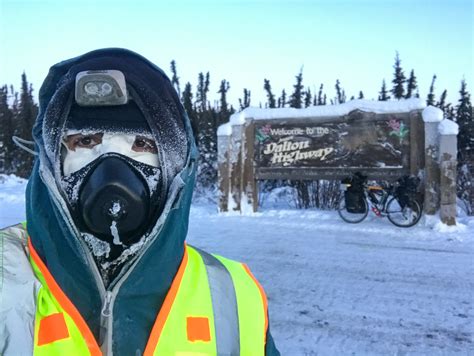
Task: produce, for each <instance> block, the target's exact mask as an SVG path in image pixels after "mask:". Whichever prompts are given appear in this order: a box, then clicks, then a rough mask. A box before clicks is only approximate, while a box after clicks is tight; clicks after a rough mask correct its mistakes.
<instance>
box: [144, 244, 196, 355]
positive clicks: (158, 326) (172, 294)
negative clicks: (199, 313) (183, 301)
mask: <svg viewBox="0 0 474 356" xmlns="http://www.w3.org/2000/svg"><path fill="white" fill-rule="evenodd" d="M187 264H188V252H187V251H186V245H185V247H184V255H183V259H182V261H181V265H180V266H179V268H178V272H177V273H176V276H175V277H174V279H173V282H172V283H171V287H170V290H169V291H168V294H166V298H165V301H164V302H163V305H162V306H161V309H160V312H159V313H158V316H157V317H156V320H155V324H154V325H153V328H152V329H151V334H150V338H149V339H148V342H147V344H146V348H145V352H144V353H143V355H144V356H152V355H153V353H154V351H155V348H156V345H158V340H159V339H160V335H161V331H162V330H163V326H164V325H165V322H166V319H167V318H168V314H169V313H170V310H171V306H172V305H173V302H174V300H175V298H176V294H177V293H178V289H179V286H180V285H181V280H182V279H183V274H184V270H185V269H186V265H187Z"/></svg>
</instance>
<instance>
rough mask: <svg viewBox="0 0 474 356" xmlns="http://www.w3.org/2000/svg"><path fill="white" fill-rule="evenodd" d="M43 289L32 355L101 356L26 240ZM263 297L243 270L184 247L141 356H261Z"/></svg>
mask: <svg viewBox="0 0 474 356" xmlns="http://www.w3.org/2000/svg"><path fill="white" fill-rule="evenodd" d="M28 245H29V251H30V261H31V265H32V266H33V269H34V272H35V274H36V276H37V278H38V279H39V280H40V282H41V284H42V288H41V289H40V292H39V294H38V297H37V304H36V305H37V307H36V316H35V332H34V354H35V355H40V356H42V355H45V356H51V355H102V352H101V349H100V347H99V345H98V343H97V341H96V340H95V338H94V336H93V334H92V332H91V331H90V329H89V327H88V326H87V324H86V323H85V321H84V319H83V318H82V316H81V315H80V313H79V312H78V310H77V309H76V308H75V306H74V305H73V304H72V303H71V301H70V300H69V299H68V297H67V296H66V295H65V294H64V292H63V291H62V290H61V288H60V287H59V285H58V284H57V283H56V281H55V280H54V278H53V276H52V275H51V274H50V272H49V271H48V269H47V267H46V266H45V264H44V263H43V261H42V260H41V259H40V257H39V256H38V254H37V252H36V251H35V249H34V248H33V246H32V244H31V242H30V240H28ZM267 328H268V319H267V300H266V296H265V293H264V291H263V289H262V287H261V286H260V284H259V283H258V282H257V280H256V279H255V277H254V276H253V275H252V273H251V272H250V270H249V269H248V268H247V266H246V265H244V264H241V263H238V262H234V261H231V260H228V259H225V258H223V257H220V256H213V255H210V254H207V253H206V252H204V251H200V250H198V249H195V248H192V247H190V246H186V248H185V253H184V256H183V260H182V262H181V265H180V267H179V269H178V272H177V274H176V276H175V278H174V280H173V282H172V284H171V287H170V290H169V291H168V294H167V295H166V298H165V300H164V302H163V305H162V307H161V310H160V311H159V313H158V316H157V317H156V321H155V324H154V326H153V328H152V330H151V333H150V336H149V339H148V343H147V345H146V349H145V350H144V355H145V356H148V355H155V356H156V355H159V356H167V355H177V356H185V355H264V354H265V342H266V340H265V338H266V333H267Z"/></svg>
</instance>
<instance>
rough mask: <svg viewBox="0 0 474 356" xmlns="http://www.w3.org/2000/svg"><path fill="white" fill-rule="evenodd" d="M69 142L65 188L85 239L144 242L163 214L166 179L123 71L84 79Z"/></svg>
mask: <svg viewBox="0 0 474 356" xmlns="http://www.w3.org/2000/svg"><path fill="white" fill-rule="evenodd" d="M74 101H75V102H74V103H73V104H72V105H71V108H70V111H69V115H68V117H67V119H66V122H65V129H64V134H63V137H62V140H61V172H62V174H61V182H60V184H61V188H62V190H63V192H64V194H65V196H66V199H67V201H68V203H69V208H70V212H71V215H72V218H73V220H74V222H75V224H76V226H77V227H78V229H79V230H80V231H81V232H85V233H90V234H92V235H94V236H95V237H97V238H99V239H101V240H103V241H106V242H108V243H111V244H114V245H123V246H129V245H131V244H133V243H135V242H137V241H138V240H139V239H140V238H141V237H142V236H143V235H144V234H145V233H146V232H147V231H148V230H149V229H150V228H151V227H152V225H154V222H156V218H157V216H158V215H159V213H160V211H161V209H162V205H163V204H162V201H163V199H162V196H163V194H162V193H163V189H165V188H164V187H163V172H162V169H161V168H160V164H159V152H158V148H157V144H156V142H155V139H154V136H153V134H152V132H151V130H150V128H149V126H148V124H147V122H146V119H145V117H144V115H143V113H142V111H141V110H140V108H139V107H138V105H137V104H136V103H135V102H134V101H133V99H132V98H130V97H128V93H127V90H126V85H125V78H124V76H123V74H122V73H121V72H119V71H114V70H110V71H87V72H80V73H78V74H77V76H76V88H75V100H74Z"/></svg>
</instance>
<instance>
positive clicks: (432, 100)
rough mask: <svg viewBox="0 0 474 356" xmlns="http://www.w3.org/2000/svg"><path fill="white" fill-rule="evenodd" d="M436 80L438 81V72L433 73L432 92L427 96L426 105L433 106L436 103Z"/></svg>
mask: <svg viewBox="0 0 474 356" xmlns="http://www.w3.org/2000/svg"><path fill="white" fill-rule="evenodd" d="M435 82H436V74H435V75H433V79H431V85H430V92H429V93H428V96H427V97H426V105H432V106H433V105H434V104H435V95H434V85H435Z"/></svg>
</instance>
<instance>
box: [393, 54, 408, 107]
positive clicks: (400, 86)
mask: <svg viewBox="0 0 474 356" xmlns="http://www.w3.org/2000/svg"><path fill="white" fill-rule="evenodd" d="M401 62H402V61H401V60H400V56H399V55H398V52H396V55H395V64H394V65H393V68H394V69H395V72H394V73H393V80H392V83H393V87H392V90H391V92H392V94H393V97H394V98H395V99H402V98H403V97H404V96H405V87H404V84H405V81H406V78H405V74H404V73H403V69H402V66H401Z"/></svg>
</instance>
